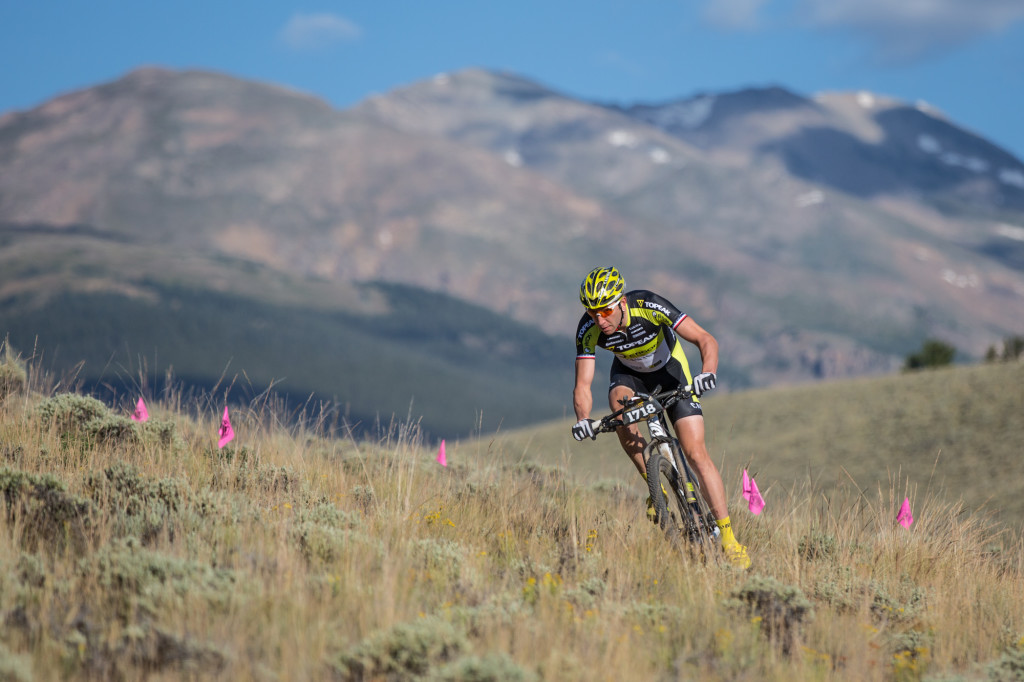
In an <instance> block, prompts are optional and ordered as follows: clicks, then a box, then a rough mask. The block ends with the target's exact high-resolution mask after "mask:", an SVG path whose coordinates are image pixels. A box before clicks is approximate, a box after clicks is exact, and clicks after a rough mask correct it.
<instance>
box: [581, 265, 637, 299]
mask: <svg viewBox="0 0 1024 682" xmlns="http://www.w3.org/2000/svg"><path fill="white" fill-rule="evenodd" d="M625 290H626V280H624V279H622V275H620V274H619V271H618V270H616V269H615V268H614V267H611V266H609V267H607V268H594V269H593V270H591V271H590V274H589V275H587V276H586V277H584V278H583V282H582V283H581V284H580V303H582V304H583V306H584V307H585V308H588V309H590V310H600V309H601V308H608V307H610V306H612V305H613V304H614V303H616V302H617V301H618V300H619V299H620V298H622V293H623V292H624V291H625Z"/></svg>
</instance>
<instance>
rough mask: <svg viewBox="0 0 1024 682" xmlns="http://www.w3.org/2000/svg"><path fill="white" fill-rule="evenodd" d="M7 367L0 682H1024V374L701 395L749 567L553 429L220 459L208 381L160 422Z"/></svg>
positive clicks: (161, 411)
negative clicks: (750, 507)
mask: <svg viewBox="0 0 1024 682" xmlns="http://www.w3.org/2000/svg"><path fill="white" fill-rule="evenodd" d="M0 363H2V364H0V501H2V506H0V510H2V514H0V680H19V681H21V680H56V679H69V680H101V679H102V680H143V679H145V680H177V679H196V680H345V681H348V680H364V681H365V680H432V681H435V680H446V681H456V680H465V681H478V682H482V681H486V680H494V681H498V680H502V681H504V680H538V681H539V680H612V681H617V680H698V679H699V680H752V681H753V680H787V681H792V680H949V681H952V680H1021V679H1024V600H1022V594H1024V589H1022V586H1024V580H1022V578H1024V575H1022V560H1024V546H1022V543H1021V538H1020V531H1019V530H1015V528H1018V527H1017V526H1014V524H1013V523H1012V522H1011V521H1012V520H1013V519H996V518H994V517H993V514H992V513H989V512H990V511H996V510H995V509H994V508H993V501H995V500H1000V504H1002V502H1001V500H1003V499H1004V498H1003V497H1001V495H1002V494H1003V492H1004V491H1009V490H1011V489H1013V487H1014V484H1015V483H1017V482H1018V481H1020V477H1019V476H1015V475H1014V473H1013V472H1019V471H1020V464H1019V463H1016V462H997V461H996V459H997V458H998V457H1002V456H1004V455H1003V454H1001V453H1005V452H1015V453H1016V457H1018V458H1019V455H1020V445H1021V441H1020V439H1019V437H1020V428H1021V427H1020V423H1019V422H1020V420H1021V411H1020V401H1021V395H1020V392H1021V390H1022V389H1021V386H1022V385H1024V382H1022V381H1021V378H1022V375H1021V367H1020V366H1019V365H1000V366H998V367H977V368H966V369H957V370H950V371H947V372H934V373H927V375H913V376H909V375H908V376H900V377H889V378H884V379H878V380H873V381H864V382H852V383H847V384H837V385H834V386H828V387H826V386H820V387H809V388H806V389H790V390H787V391H778V392H774V391H773V392H765V393H763V394H756V393H751V394H735V395H722V396H718V397H717V398H716V399H715V400H708V406H707V412H708V422H709V429H712V430H711V431H710V434H711V435H712V440H713V444H712V450H713V456H714V457H715V458H716V461H720V462H721V468H722V469H723V471H725V472H726V474H725V475H726V484H727V491H728V494H729V500H730V505H731V509H732V517H733V519H734V525H735V527H736V530H737V535H738V536H739V538H740V540H741V541H743V542H744V543H746V544H747V545H748V546H749V548H750V554H751V556H752V558H753V566H752V568H751V569H750V570H749V571H747V572H742V571H737V570H734V569H731V568H729V567H727V566H724V565H722V564H720V563H718V562H715V561H707V562H705V561H702V560H701V558H700V557H699V556H694V555H692V554H691V553H689V552H687V551H685V550H681V549H680V548H678V547H673V546H672V545H670V544H669V543H668V542H667V541H666V539H665V537H664V535H663V534H662V533H661V531H659V530H658V529H657V528H655V527H654V526H652V525H651V524H650V523H648V522H647V521H646V518H645V515H644V513H643V499H642V497H643V493H642V486H641V483H642V482H641V481H640V479H639V477H637V476H636V474H635V472H631V471H630V467H629V466H628V463H627V462H626V460H625V458H624V457H623V456H622V455H621V454H616V453H615V452H614V447H616V446H615V444H614V443H604V442H603V441H601V440H599V441H596V442H593V443H590V442H588V443H575V442H574V441H571V439H568V440H567V439H566V438H565V434H567V433H568V424H567V423H562V422H561V421H560V422H559V423H557V424H551V425H548V426H544V427H540V428H538V429H533V430H531V431H530V432H529V433H527V432H517V433H509V434H502V433H499V434H494V435H489V434H480V437H479V438H477V439H474V440H470V441H465V442H461V443H454V442H453V443H448V444H447V445H448V447H447V463H448V465H447V466H441V464H440V463H439V462H438V461H437V459H436V458H437V455H438V443H436V442H430V443H427V442H425V441H424V439H423V438H422V437H421V435H420V431H419V429H418V428H417V425H416V424H415V423H396V424H394V425H392V426H390V427H388V428H382V429H381V430H380V431H379V432H378V433H377V434H376V435H375V436H374V437H372V438H360V439H353V438H344V437H327V436H325V435H324V433H323V430H322V429H321V428H320V427H319V424H318V421H317V419H316V418H315V415H312V416H309V417H308V418H304V419H299V420H295V419H293V418H291V419H287V420H286V419H285V418H284V416H283V415H282V412H281V410H279V409H277V408H275V406H274V404H273V403H272V401H268V400H264V401H262V402H258V401H256V402H253V403H250V404H248V405H231V406H230V410H231V421H232V425H233V428H234V431H235V433H236V437H235V439H234V440H233V441H231V442H230V443H228V444H227V445H226V446H225V447H223V448H219V447H218V445H217V436H218V427H219V426H220V418H221V414H222V412H223V409H224V404H223V403H221V402H218V400H217V399H216V398H215V397H214V396H206V397H202V398H191V399H189V400H184V399H182V397H181V396H178V395H175V394H173V392H172V393H165V394H164V395H162V396H158V397H153V398H152V399H148V406H149V413H150V419H149V421H147V422H145V423H140V422H134V421H131V420H130V419H129V418H128V415H129V414H130V413H131V410H132V407H134V405H129V404H125V405H118V406H113V407H111V406H108V405H105V404H103V403H101V402H99V401H96V400H94V399H92V398H90V397H88V396H84V395H78V394H74V393H62V392H61V391H60V390H58V389H55V388H54V387H53V386H47V385H46V382H45V381H44V380H42V379H40V378H38V377H34V376H33V373H32V371H31V368H29V369H28V371H26V369H25V368H24V367H23V366H20V365H19V364H18V363H17V360H16V359H12V358H10V357H8V358H6V360H4V359H2V358H0ZM1014 381H1015V383H1013V382H1014ZM999 382H1003V383H999ZM905 385H911V386H914V387H915V388H914V389H913V391H912V392H913V393H914V395H915V396H916V397H915V398H914V399H913V400H911V399H910V398H908V397H907V396H908V395H909V394H904V393H901V391H903V390H904V387H905ZM950 386H952V389H951V390H938V389H939V388H940V387H946V389H949V387H950ZM930 388H935V389H936V390H935V391H934V392H933V391H931V390H930ZM982 388H984V389H985V390H984V391H982V390H981V389H982ZM924 389H929V390H924ZM1000 390H1008V391H1010V394H1005V393H1004V394H999V391H1000ZM860 395H870V396H872V400H871V406H872V407H871V409H872V411H871V412H870V413H869V414H864V413H863V409H864V405H863V404H862V403H861V402H860V401H859V399H857V397H856V396H860ZM968 398H971V400H968ZM982 399H984V400H982ZM1001 400H1002V401H1004V402H1005V403H1007V404H1010V405H1016V406H1017V408H1016V409H1017V411H1016V413H1009V412H1007V413H1004V414H1001V413H998V411H997V409H996V407H995V405H996V404H997V403H999V402H1000V401H1001ZM1000 414H1001V416H1000ZM291 416H292V417H294V415H291ZM979 419H980V420H982V421H983V422H984V424H985V428H984V429H982V428H976V429H974V430H971V431H966V432H964V433H963V434H961V433H960V432H959V429H967V428H968V426H967V425H968V424H969V423H970V422H974V421H976V420H979ZM899 423H903V424H904V425H905V426H904V428H902V429H901V428H899V427H898V424H899ZM922 425H931V427H932V429H933V430H935V431H936V433H933V434H930V435H928V436H925V435H924V434H915V433H911V431H913V430H917V429H920V428H921V427H922ZM953 426H955V427H956V428H952V427H953ZM947 427H950V428H947ZM998 428H1002V429H1003V430H1002V431H997V429H998ZM556 432H557V433H556ZM983 433H988V434H989V436H990V437H991V439H996V440H998V439H999V438H1017V441H1016V443H1014V444H1010V445H1007V444H1001V443H994V442H990V441H989V440H986V439H982V438H981V435H980V434H983ZM936 439H937V440H936ZM611 440H614V438H612V439H611ZM605 446H609V447H611V449H603V448H604V447H605ZM936 446H941V450H942V452H941V454H940V453H939V452H938V450H939V449H940V448H939V447H936ZM588 447H589V448H590V449H589V450H587V449H586V448H588ZM1013 448H1016V449H1015V450H1014V449H1013ZM918 449H920V450H922V452H921V453H919V452H918ZM933 450H935V451H933ZM925 455H927V457H925ZM856 457H863V458H865V459H864V461H857V462H855V461H852V460H853V459H855V458H856ZM588 458H589V459H588ZM919 458H920V459H921V462H926V463H927V466H924V465H923V464H921V463H920V462H918V459H919ZM953 462H956V464H953ZM997 465H998V466H1002V465H1005V466H1006V467H1007V468H1004V469H999V468H998V466H997ZM982 467H996V468H997V474H996V475H994V476H991V477H988V478H979V477H976V476H975V475H974V474H975V473H976V470H977V469H979V468H982ZM1012 467H1016V468H1012ZM742 468H748V469H750V470H751V471H752V472H753V473H754V474H755V477H756V479H757V480H758V482H759V484H760V485H761V487H762V491H763V492H764V493H765V498H766V500H767V503H768V506H767V508H766V510H765V511H764V513H763V514H761V515H759V516H753V515H752V514H750V513H749V512H748V511H747V509H746V508H745V507H744V504H743V500H742V498H741V497H740V491H739V489H738V485H737V480H738V473H739V472H740V471H741V470H742ZM999 471H1002V472H1003V473H1002V474H999V473H998V472H999ZM783 472H785V474H786V476H783V475H782V474H783ZM866 472H869V473H866ZM865 476H870V481H868V480H867V479H865V478H864V477H865ZM1001 478H1013V479H1014V480H1007V481H1001V480H997V479H1001ZM1018 487H1019V486H1018ZM905 497H909V498H910V500H911V502H912V505H913V511H914V516H915V519H916V520H915V522H914V523H913V525H912V526H911V527H910V528H909V529H907V528H903V527H902V526H900V525H898V524H897V523H896V521H895V515H896V511H897V509H898V508H899V505H900V504H901V503H902V501H903V499H904V498H905ZM979 502H985V503H987V507H986V505H985V504H978V505H977V510H976V511H975V510H974V506H975V504H976V503H979ZM968 505H969V506H970V507H971V509H968V508H967V507H968ZM1015 513H1016V512H1015ZM1018 520H1019V519H1018Z"/></svg>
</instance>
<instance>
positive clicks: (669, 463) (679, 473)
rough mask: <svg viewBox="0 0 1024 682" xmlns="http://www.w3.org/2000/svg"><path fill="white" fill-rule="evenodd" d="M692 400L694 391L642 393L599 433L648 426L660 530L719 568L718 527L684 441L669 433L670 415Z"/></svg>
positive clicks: (599, 426)
mask: <svg viewBox="0 0 1024 682" xmlns="http://www.w3.org/2000/svg"><path fill="white" fill-rule="evenodd" d="M692 397H693V387H692V386H679V387H678V388H674V389H672V390H668V391H662V390H661V387H660V386H658V387H657V388H655V389H654V391H653V392H651V393H642V392H637V393H636V395H634V396H633V398H632V399H631V400H623V401H622V403H623V404H622V409H620V410H618V411H616V412H612V413H611V414H609V415H608V416H606V417H604V418H603V419H601V420H600V421H598V422H596V423H595V424H594V433H595V435H596V434H598V433H609V432H612V431H615V429H616V428H618V427H620V426H629V425H630V424H636V423H639V422H645V423H646V424H647V431H648V434H649V436H650V438H649V439H648V442H647V447H645V448H644V462H645V463H646V467H647V487H648V489H649V490H650V493H651V500H652V501H653V502H654V509H655V514H656V517H655V520H656V521H657V524H658V526H660V527H661V529H662V530H663V531H665V535H666V536H667V537H668V539H669V541H671V542H673V543H675V544H679V543H680V541H681V540H682V539H685V540H687V541H688V543H689V547H690V548H691V549H694V550H696V551H697V552H698V553H699V554H700V555H701V556H702V557H703V558H704V559H705V560H707V558H708V557H711V558H712V560H713V561H715V562H716V563H717V562H718V561H719V552H718V551H717V550H718V537H719V533H720V531H719V529H718V524H716V523H715V516H714V514H713V513H712V512H711V509H710V507H709V506H708V503H707V501H706V500H705V499H704V496H703V495H702V494H701V492H700V481H699V480H698V478H697V476H696V474H695V473H694V471H693V468H692V467H691V466H690V463H689V462H687V461H686V456H685V455H684V454H683V449H682V447H681V446H680V445H679V440H678V439H677V438H676V437H675V435H674V434H673V433H672V432H670V431H669V428H668V424H669V423H670V422H669V419H668V414H667V411H668V409H669V408H670V407H672V406H673V405H674V404H676V402H678V401H680V400H691V399H692ZM666 495H667V498H668V499H666ZM669 499H671V503H670V502H669ZM670 505H671V508H670Z"/></svg>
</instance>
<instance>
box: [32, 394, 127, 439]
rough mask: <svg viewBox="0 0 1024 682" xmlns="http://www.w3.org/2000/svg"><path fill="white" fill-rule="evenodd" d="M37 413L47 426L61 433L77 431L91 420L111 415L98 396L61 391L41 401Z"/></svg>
mask: <svg viewBox="0 0 1024 682" xmlns="http://www.w3.org/2000/svg"><path fill="white" fill-rule="evenodd" d="M36 414H37V415H38V417H39V420H40V421H41V422H42V424H43V426H45V427H51V428H56V429H57V430H58V431H59V432H60V433H76V432H79V431H81V430H82V429H84V428H85V425H86V424H87V423H88V422H89V421H90V420H92V419H96V418H97V417H99V418H103V417H108V416H110V410H109V409H108V408H107V406H106V405H104V404H103V403H102V402H100V401H99V400H96V398H92V397H89V396H84V395H77V394H75V393H60V394H58V395H55V396H53V397H52V398H47V399H46V400H44V401H42V402H41V403H39V405H38V406H37V407H36Z"/></svg>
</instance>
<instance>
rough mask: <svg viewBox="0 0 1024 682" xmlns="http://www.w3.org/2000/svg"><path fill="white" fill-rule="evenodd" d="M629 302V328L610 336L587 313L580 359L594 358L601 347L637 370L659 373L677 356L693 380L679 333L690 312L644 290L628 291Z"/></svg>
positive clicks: (582, 326) (580, 339)
mask: <svg viewBox="0 0 1024 682" xmlns="http://www.w3.org/2000/svg"><path fill="white" fill-rule="evenodd" d="M626 304H627V308H628V310H629V313H628V317H627V318H626V326H625V328H624V329H619V330H618V331H616V332H615V333H614V334H610V335H605V334H603V333H602V332H601V329H600V328H599V327H598V326H597V324H596V323H595V322H594V320H592V319H591V317H590V315H588V314H586V313H584V314H583V317H582V318H580V323H579V326H578V327H577V328H576V358H577V359H580V358H593V357H594V354H595V351H596V349H597V348H599V347H600V348H605V349H607V350H610V351H611V352H612V353H614V354H615V357H616V358H618V360H619V362H621V363H622V364H623V365H625V366H626V367H627V368H629V369H631V370H633V371H635V372H656V371H658V370H659V369H662V368H663V367H665V366H666V365H668V364H669V362H670V361H671V360H672V359H675V360H677V361H678V362H679V364H681V365H682V367H683V371H684V373H685V375H686V378H687V379H689V378H690V370H689V366H688V364H687V362H686V355H685V354H684V353H683V348H682V344H680V343H679V339H678V338H676V334H675V329H676V327H678V326H679V324H680V323H682V321H683V320H685V319H686V317H687V316H686V313H683V312H680V310H679V309H678V308H676V307H675V306H674V305H672V304H671V303H669V301H668V300H666V299H665V298H662V297H661V296H659V295H658V294H655V293H653V292H650V291H645V290H643V289H637V290H636V291H629V292H627V293H626Z"/></svg>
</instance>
